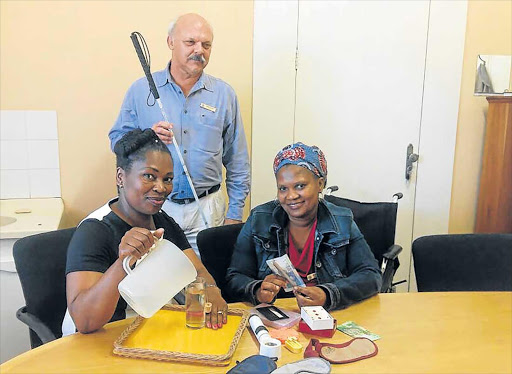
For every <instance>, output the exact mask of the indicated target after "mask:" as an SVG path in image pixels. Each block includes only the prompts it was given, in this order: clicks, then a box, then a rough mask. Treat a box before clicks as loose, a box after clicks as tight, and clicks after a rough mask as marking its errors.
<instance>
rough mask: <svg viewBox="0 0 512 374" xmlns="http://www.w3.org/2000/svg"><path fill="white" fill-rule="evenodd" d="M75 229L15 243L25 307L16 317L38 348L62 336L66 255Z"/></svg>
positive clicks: (34, 346) (29, 237) (14, 250)
mask: <svg viewBox="0 0 512 374" xmlns="http://www.w3.org/2000/svg"><path fill="white" fill-rule="evenodd" d="M74 232H75V228H70V229H63V230H56V231H51V232H47V233H43V234H37V235H32V236H27V237H25V238H22V239H19V240H18V241H16V242H15V243H14V247H13V255H14V262H15V264H16V270H17V271H18V275H19V277H20V281H21V287H22V289H23V295H24V297H25V303H26V306H24V307H22V308H20V309H19V310H18V311H17V312H16V317H18V319H19V320H20V321H22V322H23V323H25V324H26V325H27V326H28V327H29V331H30V345H31V346H32V348H36V347H38V346H40V345H42V344H45V343H48V342H50V341H52V340H55V339H57V338H60V337H61V336H62V330H61V325H62V320H63V319H64V314H65V313H66V307H67V303H66V274H65V272H66V256H67V251H68V244H69V242H70V240H71V237H72V236H73V233H74Z"/></svg>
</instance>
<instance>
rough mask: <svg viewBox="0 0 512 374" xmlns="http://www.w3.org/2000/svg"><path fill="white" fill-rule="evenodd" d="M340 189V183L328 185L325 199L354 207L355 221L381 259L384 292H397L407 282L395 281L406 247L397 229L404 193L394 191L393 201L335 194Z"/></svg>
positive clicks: (376, 256) (376, 255)
mask: <svg viewBox="0 0 512 374" xmlns="http://www.w3.org/2000/svg"><path fill="white" fill-rule="evenodd" d="M337 190H338V187H337V186H331V187H328V188H327V194H326V195H325V196H324V200H326V201H328V202H330V203H332V204H335V205H338V206H342V207H345V208H349V209H350V210H352V213H353V214H354V221H355V223H356V224H357V226H358V227H359V230H361V233H362V234H363V235H364V238H365V239H366V242H367V243H368V245H369V246H370V249H371V250H372V252H373V255H374V256H375V258H376V259H377V261H378V262H379V266H380V268H381V273H382V287H381V290H380V292H381V293H389V292H395V289H396V285H398V284H401V283H404V282H405V280H402V281H400V282H396V283H393V276H394V275H395V273H396V270H397V269H398V267H399V266H400V262H399V261H398V254H399V253H400V252H402V247H401V246H400V245H397V244H395V229H396V215H397V209H398V200H399V199H401V198H402V197H403V194H402V193H400V192H399V193H396V194H394V195H393V202H376V203H366V202H360V201H355V200H350V199H345V198H342V197H337V196H334V195H331V192H335V191H337Z"/></svg>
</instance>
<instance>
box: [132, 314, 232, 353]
mask: <svg viewBox="0 0 512 374" xmlns="http://www.w3.org/2000/svg"><path fill="white" fill-rule="evenodd" d="M241 320H242V317H241V316H236V315H231V316H229V317H228V323H227V324H226V325H223V326H222V328H220V329H217V330H213V329H208V328H202V329H197V330H194V329H190V328H188V327H187V326H185V312H184V311H172V310H160V311H158V312H157V313H156V314H155V315H154V316H153V317H151V318H148V319H145V320H144V321H142V323H141V324H140V325H139V328H138V329H137V330H135V331H134V332H133V333H132V334H130V336H129V337H128V338H127V339H126V341H125V342H124V346H125V347H127V348H128V347H130V348H148V349H155V350H160V351H176V352H183V353H198V354H210V355H220V354H224V353H227V351H228V349H229V346H230V345H231V341H232V340H233V337H234V336H235V333H236V331H237V330H238V326H239V325H240V321H241Z"/></svg>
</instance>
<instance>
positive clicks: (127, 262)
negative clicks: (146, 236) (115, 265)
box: [123, 231, 164, 275]
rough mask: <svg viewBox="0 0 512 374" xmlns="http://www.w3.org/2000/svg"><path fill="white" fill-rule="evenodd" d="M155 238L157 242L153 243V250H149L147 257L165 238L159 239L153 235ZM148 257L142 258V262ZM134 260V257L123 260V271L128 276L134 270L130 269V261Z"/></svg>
mask: <svg viewBox="0 0 512 374" xmlns="http://www.w3.org/2000/svg"><path fill="white" fill-rule="evenodd" d="M151 233H154V231H152V232H151ZM153 238H155V242H154V243H153V245H152V246H151V248H150V249H149V251H148V253H146V256H147V255H148V254H149V252H151V251H152V250H153V249H154V248H155V247H156V245H157V244H158V243H159V242H161V241H162V240H163V238H164V236H163V235H162V237H161V238H157V237H156V236H154V235H153ZM146 256H144V257H142V259H141V261H142V260H143V259H144V258H146ZM132 258H133V256H131V255H130V256H128V257H125V258H124V259H123V269H124V271H125V273H126V274H127V275H130V274H131V273H132V271H133V270H132V269H131V268H130V260H131V259H132Z"/></svg>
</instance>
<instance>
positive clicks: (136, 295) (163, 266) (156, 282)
mask: <svg viewBox="0 0 512 374" xmlns="http://www.w3.org/2000/svg"><path fill="white" fill-rule="evenodd" d="M131 258H132V256H129V257H125V258H124V260H123V268H124V270H125V271H126V277H125V278H124V279H123V280H122V281H121V282H120V283H119V286H118V287H117V288H118V290H119V293H120V294H121V296H122V297H123V299H124V300H125V301H126V302H127V303H128V304H129V305H130V306H131V307H132V309H133V310H134V311H135V312H137V313H138V314H139V315H141V316H142V317H144V318H150V317H151V316H153V315H154V314H155V313H156V312H157V311H158V310H160V308H162V307H163V306H164V305H165V304H166V303H167V302H169V300H171V299H172V298H173V297H174V296H175V295H176V294H177V293H178V292H180V291H181V290H182V289H183V288H184V287H185V286H186V285H187V284H189V283H190V282H192V281H193V280H194V279H196V277H197V271H196V268H195V267H194V265H193V264H192V262H190V260H189V259H188V257H187V256H186V255H185V254H184V253H183V252H182V251H181V249H179V248H178V247H177V246H176V245H175V244H173V243H171V242H170V241H168V240H166V239H159V240H158V241H157V242H155V244H154V248H153V249H152V250H151V251H150V252H149V253H148V254H147V255H146V257H144V258H143V259H142V260H140V261H139V262H138V264H137V265H136V266H135V269H133V270H132V269H130V265H129V264H130V260H131Z"/></svg>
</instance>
